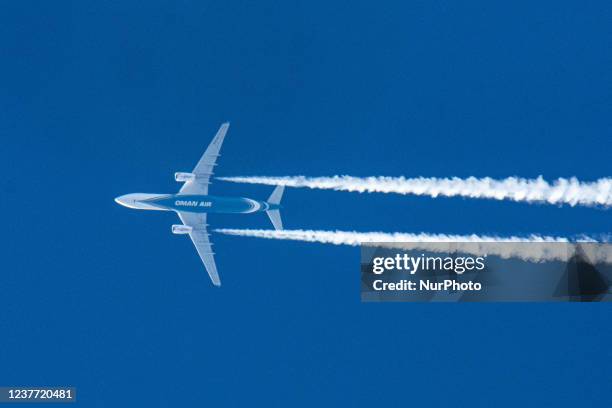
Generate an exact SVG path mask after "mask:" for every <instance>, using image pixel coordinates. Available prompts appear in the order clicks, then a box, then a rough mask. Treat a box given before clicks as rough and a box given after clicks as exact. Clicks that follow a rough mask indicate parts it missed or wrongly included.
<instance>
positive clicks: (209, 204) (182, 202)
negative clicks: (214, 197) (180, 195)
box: [174, 200, 212, 207]
mask: <svg viewBox="0 0 612 408" xmlns="http://www.w3.org/2000/svg"><path fill="white" fill-rule="evenodd" d="M174 205H176V206H177V207H212V202H210V201H185V200H176V201H175V202H174Z"/></svg>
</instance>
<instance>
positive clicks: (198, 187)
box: [179, 122, 229, 195]
mask: <svg viewBox="0 0 612 408" xmlns="http://www.w3.org/2000/svg"><path fill="white" fill-rule="evenodd" d="M228 128H229V122H226V123H224V124H222V125H221V127H220V128H219V130H218V131H217V134H216V135H215V137H214V138H213V140H212V142H210V144H209V145H208V148H207V149H206V151H205V152H204V154H203V155H202V158H201V159H200V161H199V162H198V164H196V166H195V168H194V169H193V171H192V173H193V174H195V179H194V180H192V181H188V182H186V183H185V184H183V187H181V189H180V190H179V194H203V195H206V194H208V185H209V184H210V176H212V175H213V170H214V167H215V166H216V162H217V157H219V156H220V155H219V151H220V150H221V145H222V144H223V139H225V134H226V133H227V129H228Z"/></svg>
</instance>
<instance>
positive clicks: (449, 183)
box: [219, 176, 612, 207]
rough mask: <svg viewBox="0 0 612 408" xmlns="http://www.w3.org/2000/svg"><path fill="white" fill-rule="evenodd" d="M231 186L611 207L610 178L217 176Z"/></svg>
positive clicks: (611, 179) (611, 182)
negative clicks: (243, 184) (245, 185)
mask: <svg viewBox="0 0 612 408" xmlns="http://www.w3.org/2000/svg"><path fill="white" fill-rule="evenodd" d="M219 179H220V180H225V181H232V182H235V183H251V184H268V185H283V186H288V187H308V188H316V189H324V190H336V191H357V192H360V193H363V192H368V193H397V194H414V195H427V196H430V197H438V196H445V197H455V196H459V197H469V198H488V199H494V200H512V201H524V202H528V203H548V204H569V205H571V206H575V205H585V206H605V207H608V206H611V205H612V178H601V179H599V180H596V181H593V182H581V181H579V180H577V179H576V178H574V177H572V178H570V179H565V178H559V179H557V180H555V181H554V182H552V183H549V182H548V181H546V180H544V179H543V178H542V176H540V177H538V178H536V179H524V178H517V177H508V178H505V179H501V180H495V179H492V178H489V177H485V178H476V177H468V178H466V179H462V178H458V177H452V178H436V177H417V178H405V177H365V178H362V177H352V176H333V177H305V176H292V177H259V176H256V177H219Z"/></svg>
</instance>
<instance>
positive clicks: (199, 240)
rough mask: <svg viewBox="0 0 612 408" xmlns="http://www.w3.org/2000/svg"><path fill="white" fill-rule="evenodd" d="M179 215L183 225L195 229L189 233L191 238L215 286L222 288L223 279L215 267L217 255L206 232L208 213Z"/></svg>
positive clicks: (180, 213) (182, 213)
mask: <svg viewBox="0 0 612 408" xmlns="http://www.w3.org/2000/svg"><path fill="white" fill-rule="evenodd" d="M177 214H178V216H179V218H180V219H181V221H182V222H183V224H185V225H186V226H188V227H191V228H193V229H192V230H191V232H190V233H189V237H190V238H191V241H192V242H193V245H195V247H196V250H197V251H198V255H200V259H201V260H202V262H203V263H204V267H205V268H206V272H208V276H210V279H211V280H212V283H213V285H215V286H221V279H219V273H218V272H217V265H215V258H214V254H215V253H214V252H213V251H212V243H211V242H210V240H209V239H208V237H209V234H208V231H207V230H206V226H207V224H206V213H188V212H178V213H177Z"/></svg>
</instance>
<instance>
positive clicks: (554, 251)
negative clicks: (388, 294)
mask: <svg viewBox="0 0 612 408" xmlns="http://www.w3.org/2000/svg"><path fill="white" fill-rule="evenodd" d="M215 231H216V232H219V233H222V234H227V235H238V236H243V237H255V238H265V239H279V240H291V241H304V242H318V243H322V244H333V245H351V246H358V245H362V244H363V243H372V244H374V243H376V246H384V247H391V248H401V249H417V250H424V251H432V252H439V251H441V249H442V248H441V247H440V245H439V243H449V246H448V248H446V250H447V252H448V250H449V249H450V250H452V251H457V252H462V253H467V254H473V255H483V254H487V255H497V256H499V257H501V258H504V259H507V258H519V259H522V260H526V261H534V262H540V261H555V260H556V261H567V260H568V259H570V258H571V257H572V256H574V255H575V252H576V251H575V245H576V242H572V241H570V240H568V239H567V238H562V237H550V236H540V235H529V236H527V237H517V236H510V237H496V236H487V235H484V236H480V235H447V234H425V233H420V234H410V233H399V232H395V233H386V232H356V231H320V230H319V231H317V230H261V229H231V228H222V229H217V230H215ZM581 242H589V243H593V245H584V246H581V251H582V252H583V253H584V255H585V257H586V258H587V259H588V260H590V261H591V262H607V263H612V251H610V247H609V245H607V244H602V243H599V244H597V243H596V241H595V240H593V239H591V238H588V237H583V238H582V239H581ZM500 243H504V245H499V244H500ZM535 243H537V245H533V244H535ZM436 244H437V245H436Z"/></svg>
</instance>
